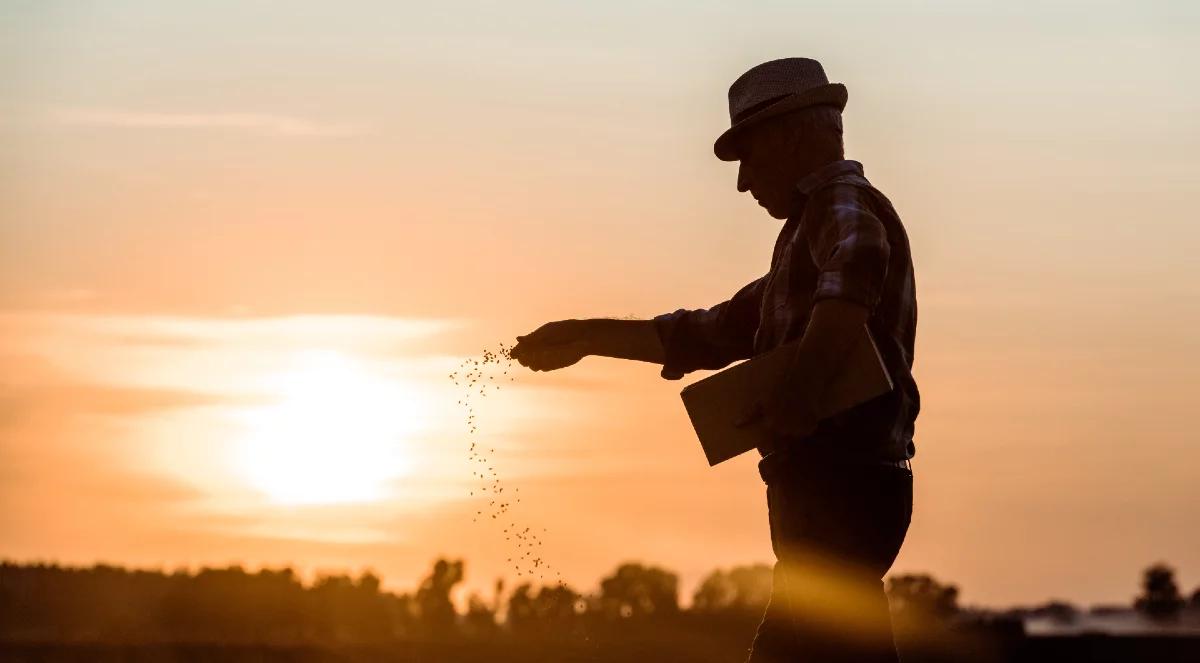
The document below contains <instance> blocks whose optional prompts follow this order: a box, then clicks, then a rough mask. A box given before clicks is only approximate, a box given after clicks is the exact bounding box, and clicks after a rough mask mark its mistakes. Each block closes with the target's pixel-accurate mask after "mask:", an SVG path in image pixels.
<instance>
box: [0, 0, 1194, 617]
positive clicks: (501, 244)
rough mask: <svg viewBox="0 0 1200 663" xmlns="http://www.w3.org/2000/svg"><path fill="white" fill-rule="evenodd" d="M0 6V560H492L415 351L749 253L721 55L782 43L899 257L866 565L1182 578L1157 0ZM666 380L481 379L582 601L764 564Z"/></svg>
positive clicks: (643, 300) (1025, 586)
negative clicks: (895, 441) (821, 71)
mask: <svg viewBox="0 0 1200 663" xmlns="http://www.w3.org/2000/svg"><path fill="white" fill-rule="evenodd" d="M2 12H3V14H2V15H0V18H2V19H3V20H0V62H2V63H3V68H4V75H3V80H4V81H5V83H4V84H3V85H4V94H2V95H0V173H2V175H0V476H3V481H2V482H0V531H3V532H4V536H3V537H0V556H2V557H7V558H13V559H18V560H32V559H53V560H59V561H65V562H73V563H90V562H93V561H97V560H108V561H114V562H123V563H129V564H137V565H155V566H157V565H166V566H168V567H172V566H176V565H183V564H200V563H225V562H230V561H241V562H245V563H247V564H250V565H252V566H256V565H258V564H272V565H276V564H283V563H290V564H294V565H297V566H299V567H301V568H304V569H317V568H325V569H355V570H357V569H361V568H365V567H370V568H374V569H376V570H377V571H379V572H380V573H382V574H383V575H384V577H385V579H386V580H387V582H388V584H389V585H391V586H392V587H395V588H406V587H409V586H411V585H413V584H415V583H416V581H417V580H418V577H419V575H420V574H422V573H424V572H425V570H426V568H427V566H428V564H429V562H430V561H431V560H432V559H433V558H434V557H435V556H437V555H439V554H446V555H460V556H465V557H466V558H467V559H468V579H469V584H471V585H472V586H477V587H486V586H489V585H490V582H491V579H492V578H493V577H494V576H495V575H497V574H500V573H503V572H504V569H505V564H504V560H505V558H506V555H507V549H506V548H505V545H504V542H503V539H502V538H500V537H498V535H497V532H496V531H495V530H494V529H493V528H492V527H491V526H490V524H487V523H484V524H479V523H472V522H471V519H470V516H471V515H472V514H473V513H474V511H475V510H476V509H477V507H478V506H479V505H478V504H477V502H476V501H475V500H473V499H472V498H470V497H468V492H469V491H470V490H471V485H472V483H471V480H472V477H471V468H470V466H469V463H468V462H467V460H466V449H467V447H468V445H469V443H470V442H469V436H468V434H467V432H466V429H465V426H464V422H463V413H462V411H461V410H460V409H459V408H458V407H457V405H456V403H455V401H456V400H457V399H458V398H459V397H460V393H459V390H456V388H455V387H454V386H453V385H452V384H451V383H450V381H449V380H448V379H447V378H446V374H447V373H448V372H449V371H450V370H452V369H453V368H454V367H455V366H457V365H458V363H459V362H460V361H461V360H462V359H463V358H464V357H467V356H471V355H475V354H477V353H478V352H480V351H481V350H483V349H484V348H493V349H494V348H495V347H496V343H497V342H500V341H504V342H511V340H512V338H513V337H514V336H516V335H517V334H520V333H524V332H527V331H529V330H531V329H532V328H534V327H536V326H537V325H538V324H540V323H541V322H543V321H545V320H550V319H557V318H563V317H590V316H626V315H634V316H641V317H648V316H651V315H654V314H656V313H660V312H663V311H668V310H673V309H675V308H677V307H680V306H684V307H700V306H707V305H710V304H712V303H715V302H717V301H720V300H721V299H723V298H725V297H727V296H728V295H729V294H731V293H733V292H734V291H735V290H736V289H737V288H738V287H740V286H741V285H742V284H744V283H746V282H748V281H750V280H752V279H753V278H756V277H757V276H758V275H760V274H761V273H762V272H763V271H765V269H766V266H767V262H768V261H769V256H770V250H771V247H772V244H773V241H774V237H775V234H776V233H777V232H778V229H779V222H777V221H774V220H772V219H770V218H768V217H766V216H765V215H764V214H762V212H761V210H760V209H759V208H758V207H757V206H756V205H755V204H754V202H753V200H751V199H750V198H749V197H748V196H743V195H739V194H738V193H737V192H736V191H735V188H734V177H735V167H734V166H733V165H731V164H724V163H721V162H718V161H717V160H715V159H714V158H713V157H712V152H711V145H712V139H713V138H714V137H715V136H716V134H717V133H719V132H720V130H721V129H722V128H723V126H725V125H727V123H728V119H727V116H726V111H725V107H724V92H725V89H726V87H727V86H728V83H729V82H730V81H731V80H732V79H733V78H734V77H736V76H737V74H739V73H740V72H741V71H742V70H744V69H745V68H746V67H748V66H750V65H752V64H755V63H757V62H760V61H762V60H765V59H769V58H774V57H780V56H785V55H808V56H812V57H818V58H820V59H821V60H822V61H823V62H824V63H825V66H826V69H827V71H828V72H829V74H830V76H831V78H832V79H833V80H836V81H843V82H845V83H846V84H847V86H848V87H849V90H850V102H849V105H848V106H847V109H846V131H847V156H848V157H849V158H854V159H858V160H860V161H862V162H863V163H864V165H865V169H866V174H867V176H868V177H869V178H870V179H871V180H872V181H873V182H874V183H875V184H876V185H877V186H879V187H880V188H881V189H882V190H883V191H885V192H886V193H887V194H888V195H889V196H890V197H891V199H892V200H893V202H894V203H895V204H896V206H897V208H898V209H899V211H900V213H901V215H902V217H903V219H904V221H905V223H906V225H907V228H908V231H909V235H910V238H911V241H912V246H913V254H914V259H915V263H916V272H917V283H918V299H919V303H920V323H919V327H918V340H917V352H916V366H915V369H914V372H915V374H916V377H917V380H918V383H919V385H920V388H921V391H922V397H923V406H924V407H923V410H922V413H921V415H920V417H919V419H918V420H917V433H916V436H917V445H918V456H917V458H916V459H915V468H914V469H915V473H916V476H917V495H916V508H915V515H914V522H913V526H912V529H911V530H910V533H909V539H908V541H907V543H906V544H905V548H904V550H903V552H902V553H901V557H900V559H899V560H898V562H897V564H896V567H895V569H896V570H897V571H926V570H928V571H932V572H933V573H935V574H936V575H937V576H939V577H941V578H944V579H946V580H950V581H953V582H956V583H959V584H960V586H961V587H962V588H963V597H964V600H965V601H967V602H968V603H988V604H1008V603H1017V602H1033V601H1039V600H1043V599H1047V598H1050V597H1060V598H1065V599H1070V600H1075V601H1080V602H1084V603H1088V602H1096V601H1125V600H1127V599H1128V598H1129V597H1130V596H1131V595H1132V594H1133V593H1134V592H1135V591H1136V583H1137V579H1138V574H1139V572H1140V570H1141V569H1142V568H1143V567H1144V566H1145V565H1147V564H1149V563H1151V562H1154V561H1157V560H1160V559H1161V560H1166V561H1168V562H1170V563H1172V564H1174V565H1175V566H1176V567H1177V568H1178V570H1179V573H1180V577H1181V581H1182V584H1183V585H1184V586H1185V587H1186V588H1188V589H1189V590H1190V589H1191V588H1192V587H1194V586H1195V585H1197V584H1200V553H1198V552H1197V551H1200V533H1198V531H1197V529H1196V528H1195V527H1194V523H1195V522H1197V520H1198V519H1200V491H1197V490H1196V488H1195V487H1194V485H1195V484H1196V479H1195V475H1196V468H1197V467H1200V446H1197V445H1196V443H1195V442H1196V435H1195V432H1194V424H1193V422H1192V417H1190V416H1188V415H1189V414H1190V413H1191V411H1192V409H1193V407H1192V403H1191V402H1190V401H1191V399H1192V396H1193V395H1194V394H1196V393H1197V391H1198V387H1200V368H1198V366H1200V361H1198V359H1200V341H1197V339H1196V335H1195V334H1194V333H1193V332H1192V330H1193V329H1194V328H1195V325H1196V324H1197V323H1200V287H1198V284H1200V278H1198V277H1200V273H1198V270H1197V268H1196V267H1195V266H1194V264H1193V263H1194V262H1195V261H1194V258H1193V256H1194V255H1195V253H1196V250H1197V249H1198V248H1200V231H1197V229H1196V226H1195V223H1194V220H1193V219H1192V218H1191V217H1192V216H1194V215H1191V214H1189V213H1187V212H1186V211H1185V210H1187V209H1189V207H1188V204H1189V202H1191V198H1192V195H1193V192H1194V191H1196V190H1197V185H1198V184H1200V157H1198V156H1197V155H1198V154H1200V126H1198V125H1197V119H1196V118H1197V117H1200V113H1198V112H1197V111H1200V108H1198V107H1200V97H1198V96H1197V93H1196V90H1198V89H1200V85H1197V84H1198V83H1200V81H1198V80H1197V76H1198V74H1197V73H1196V72H1197V71H1198V69H1197V67H1195V66H1194V65H1195V63H1196V62H1197V57H1196V56H1197V54H1198V51H1197V47H1196V46H1195V45H1194V44H1193V43H1192V40H1191V39H1189V38H1188V37H1189V36H1190V35H1194V34H1195V33H1196V28H1197V27H1200V25H1198V24H1200V15H1198V14H1197V12H1196V10H1195V9H1194V8H1193V7H1191V6H1190V5H1189V4H1185V3H1172V2H1151V3H1139V4H1137V5H1136V6H1133V5H1132V4H1130V5H1128V6H1126V5H1121V4H1115V3H1100V4H1098V5H1095V6H1094V7H1089V9H1088V11H1087V13H1086V14H1083V13H1081V12H1080V10H1078V9H1072V8H1071V6H1070V5H1068V4H1054V3H1050V4H1045V3H1039V4H1038V5H1037V9H1036V10H1033V9H1019V8H1011V9H1009V8H1001V7H995V6H991V5H987V4H982V3H980V4H972V3H957V2H956V3H949V2H948V3H944V4H938V3H933V4H930V5H928V6H926V7H924V8H923V9H920V10H911V9H910V10H905V11H903V12H901V11H899V10H897V9H893V8H891V6H890V5H887V4H883V3H879V4H873V3H837V4H836V5H834V4H833V3H830V5H829V6H828V7H826V8H824V9H807V10H805V11H803V12H801V11H800V10H798V9H791V8H786V7H760V8H757V9H754V10H746V9H744V8H743V4H739V3H699V4H696V3H687V4H682V3H667V2H663V3H638V4H636V5H630V6H621V5H619V4H616V5H605V6H604V7H603V8H602V7H599V6H596V7H593V8H582V7H569V8H568V7H560V6H556V5H551V4H550V3H528V4H515V5H514V4H511V3H506V4H505V5H504V7H503V8H500V7H498V6H490V5H473V4H469V3H438V5H437V7H432V6H420V7H403V6H393V5H386V6H384V5H379V6H375V5H371V6H364V7H362V8H361V9H358V10H356V11H349V10H347V9H346V8H345V7H341V6H339V7H336V8H316V7H311V6H307V5H304V4H297V5H295V8H294V9H293V10H291V11H290V12H289V13H287V14H280V13H279V12H278V11H277V10H276V9H271V8H270V7H269V6H268V5H258V4H254V3H228V4H220V3H206V5H205V6H204V7H193V8H190V9H186V8H181V7H175V6H172V7H165V6H159V5H158V4H156V3H136V2H125V3H114V4H113V5H111V6H110V7H108V8H106V9H105V11H104V12H99V11H87V10H80V9H78V8H71V7H69V6H68V5H56V4H54V3H38V4H36V5H26V6H23V7H20V8H15V9H14V8H8V9H5V10H2ZM1016 44H1020V47H1021V48H1020V50H1019V51H1018V50H1016V46H1015V45H1016ZM689 381H690V380H686V381H684V383H686V382H689ZM684 383H675V382H667V381H663V380H661V379H659V378H658V375H657V371H656V370H655V369H654V367H652V366H649V365H645V364H629V365H623V364H621V363H620V362H616V361H610V360H602V359H594V358H593V359H587V360H585V361H584V362H582V363H581V364H580V365H579V366H577V367H575V368H574V369H572V370H570V371H567V372H562V373H556V374H545V375H543V374H532V373H521V374H519V376H518V379H517V380H516V381H514V382H512V383H509V384H508V385H506V386H505V387H504V389H502V390H501V391H500V392H499V393H497V394H496V395H495V397H494V399H493V400H490V401H488V403H487V405H488V407H486V408H482V409H481V410H480V412H479V418H480V419H479V433H478V434H477V435H478V436H479V439H480V440H486V441H487V443H488V444H491V445H493V446H494V447H495V448H496V454H495V458H496V462H497V464H498V471H501V472H502V473H503V476H505V477H506V481H508V482H509V483H510V485H513V486H520V487H521V492H522V495H523V501H522V504H521V510H520V512H519V514H517V515H519V517H520V518H521V519H523V521H525V522H528V523H530V524H537V526H540V527H544V528H545V530H546V532H545V535H544V540H545V542H546V546H545V553H546V558H547V560H548V561H549V562H550V563H552V564H553V565H555V566H556V567H557V568H559V569H561V571H562V573H563V574H564V577H565V578H566V579H567V580H568V581H569V582H571V583H572V584H574V585H575V586H577V587H578V588H579V589H583V590H589V589H592V588H593V584H594V583H595V582H596V581H598V580H599V578H600V577H601V575H602V574H604V573H606V572H608V571H609V570H611V569H612V568H613V567H615V565H616V564H617V563H618V562H619V561H622V560H624V559H630V558H634V559H641V560H643V561H647V562H652V563H658V564H662V565H665V566H667V567H669V568H672V569H675V570H677V571H679V572H680V573H681V575H682V579H683V581H684V589H685V592H690V589H691V588H692V586H693V585H694V584H695V583H696V582H697V581H698V580H699V579H700V578H701V577H702V575H703V574H704V573H706V572H707V571H709V570H711V569H712V568H715V567H718V566H721V567H728V566H730V565H733V564H742V563H752V562H758V561H766V560H767V559H768V558H769V555H770V547H769V543H768V540H767V525H766V515H765V503H764V499H763V487H762V485H761V483H760V482H759V480H758V478H757V475H756V473H755V468H754V462H753V459H752V458H739V459H737V460H735V461H731V462H730V463H727V464H724V465H721V466H719V467H717V468H708V467H707V466H706V465H705V463H704V461H703V457H702V456H701V454H700V452H699V449H698V448H697V445H696V442H695V441H694V439H693V438H692V436H691V431H690V427H689V424H688V422H687V419H686V415H685V414H684V412H683V410H682V407H681V406H680V403H679V400H678V390H679V388H680V387H681V386H682V385H683V384H684ZM318 404H323V405H318ZM333 438H340V439H338V440H337V441H336V442H333V443H332V444H333V445H336V446H331V444H330V443H327V442H328V441H329V440H331V439H333ZM318 470H320V471H321V472H324V473H325V475H327V476H333V477H337V478H336V479H331V480H330V481H329V482H328V483H327V484H326V485H321V486H312V485H310V484H306V483H305V482H304V481H303V479H304V478H305V477H308V476H317V475H319V472H318ZM510 579H512V578H510Z"/></svg>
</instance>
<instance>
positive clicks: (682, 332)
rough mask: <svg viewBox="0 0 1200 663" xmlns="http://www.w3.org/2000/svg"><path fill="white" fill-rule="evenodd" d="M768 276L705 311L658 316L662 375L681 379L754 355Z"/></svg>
mask: <svg viewBox="0 0 1200 663" xmlns="http://www.w3.org/2000/svg"><path fill="white" fill-rule="evenodd" d="M765 281H766V276H764V277H762V278H760V279H758V280H756V281H753V282H751V283H748V284H746V285H745V286H743V287H742V288H741V289H740V290H738V291H737V293H735V294H734V295H733V297H730V298H729V299H728V300H726V301H723V302H721V303H720V304H716V305H714V306H712V307H709V308H706V309H691V310H689V309H678V310H676V311H673V312H671V313H663V314H662V315H659V316H655V318H654V324H655V328H656V330H657V331H658V338H659V340H661V341H662V346H663V352H664V361H663V367H662V372H661V375H662V377H664V378H666V379H667V380H678V379H680V378H682V377H683V376H684V375H686V374H688V373H690V372H692V371H695V370H700V369H709V370H715V369H718V368H724V367H725V366H728V365H729V364H730V363H732V362H735V361H737V360H739V359H746V358H749V357H751V356H753V354H754V334H755V332H756V331H757V330H758V319H759V309H760V307H761V304H762V288H763V284H764V283H765Z"/></svg>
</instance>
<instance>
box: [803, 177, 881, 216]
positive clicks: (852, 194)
mask: <svg viewBox="0 0 1200 663" xmlns="http://www.w3.org/2000/svg"><path fill="white" fill-rule="evenodd" d="M878 193H879V192H878V191H877V190H876V189H875V187H874V186H872V185H871V183H870V182H868V181H867V178H865V177H863V176H861V175H857V174H854V173H849V174H846V175H840V176H838V177H834V178H832V179H830V180H828V181H826V182H823V183H822V184H821V186H819V187H817V188H816V189H815V190H813V191H812V192H811V193H810V194H809V202H808V205H807V206H806V212H807V211H815V212H817V213H821V212H825V211H827V210H829V209H830V208H833V207H839V206H841V207H846V208H850V209H855V208H858V209H862V210H864V211H869V210H870V209H871V207H872V205H871V203H872V200H873V198H874V196H875V195H876V194H878Z"/></svg>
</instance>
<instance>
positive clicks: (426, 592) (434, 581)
mask: <svg viewBox="0 0 1200 663" xmlns="http://www.w3.org/2000/svg"><path fill="white" fill-rule="evenodd" d="M462 579H463V563H462V560H454V561H450V560H445V559H439V560H437V561H436V562H434V564H433V570H432V571H431V572H430V574H429V577H427V578H425V580H424V581H422V582H421V587H420V589H418V590H417V609H418V611H419V613H420V618H421V624H422V625H424V626H425V628H426V629H428V630H429V631H430V632H431V633H434V634H445V633H448V632H450V631H453V630H454V621H455V612H454V604H453V603H452V602H451V601H450V591H451V590H452V589H454V586H455V585H457V584H458V583H460V582H462Z"/></svg>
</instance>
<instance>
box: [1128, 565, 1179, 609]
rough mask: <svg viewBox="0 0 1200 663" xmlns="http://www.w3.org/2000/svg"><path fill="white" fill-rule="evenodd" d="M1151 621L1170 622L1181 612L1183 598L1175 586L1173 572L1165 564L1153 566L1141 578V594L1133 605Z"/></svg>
mask: <svg viewBox="0 0 1200 663" xmlns="http://www.w3.org/2000/svg"><path fill="white" fill-rule="evenodd" d="M1134 605H1135V606H1136V607H1137V609H1138V610H1140V611H1141V612H1143V613H1145V614H1146V616H1148V617H1150V618H1151V619H1157V620H1161V621H1170V620H1175V619H1178V618H1179V614H1180V612H1182V611H1183V605H1184V602H1183V597H1182V596H1180V594H1179V586H1178V585H1176V584H1175V570H1174V569H1172V568H1171V567H1169V566H1167V565H1166V564H1155V565H1154V566H1151V567H1150V568H1148V569H1146V571H1145V573H1144V574H1143V577H1142V594H1141V596H1139V597H1138V598H1137V601H1136V602H1135V604H1134Z"/></svg>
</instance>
